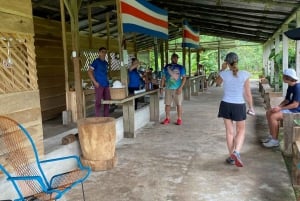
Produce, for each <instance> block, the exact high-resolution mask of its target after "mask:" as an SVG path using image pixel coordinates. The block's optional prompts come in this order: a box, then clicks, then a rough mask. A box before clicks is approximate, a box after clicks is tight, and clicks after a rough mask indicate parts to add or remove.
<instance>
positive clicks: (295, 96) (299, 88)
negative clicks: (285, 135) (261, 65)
mask: <svg viewBox="0 0 300 201" xmlns="http://www.w3.org/2000/svg"><path fill="white" fill-rule="evenodd" d="M297 81H298V77H297V74H296V71H295V70H294V69H292V68H288V69H285V70H284V72H283V82H284V83H287V84H288V88H287V92H286V96H285V99H284V100H283V101H282V102H281V103H280V104H279V105H278V106H276V107H273V108H270V109H269V110H267V112H266V117H267V121H268V126H269V132H270V134H269V135H268V137H267V138H265V139H262V140H261V142H262V143H263V146H264V147H267V148H271V147H277V146H279V141H278V133H279V123H280V121H281V120H282V119H283V113H297V112H300V105H299V103H300V83H297Z"/></svg>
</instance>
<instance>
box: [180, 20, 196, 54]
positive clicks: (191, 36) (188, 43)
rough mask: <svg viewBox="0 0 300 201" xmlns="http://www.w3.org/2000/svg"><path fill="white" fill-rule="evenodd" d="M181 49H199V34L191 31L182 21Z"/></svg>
mask: <svg viewBox="0 0 300 201" xmlns="http://www.w3.org/2000/svg"><path fill="white" fill-rule="evenodd" d="M182 47H190V48H196V49H197V48H199V32H195V31H193V30H192V29H191V28H190V27H189V24H188V23H187V21H186V20H184V21H183V38H182Z"/></svg>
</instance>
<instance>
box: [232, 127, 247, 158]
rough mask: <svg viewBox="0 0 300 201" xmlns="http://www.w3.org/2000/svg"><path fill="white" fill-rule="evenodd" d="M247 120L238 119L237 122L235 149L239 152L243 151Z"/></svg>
mask: <svg viewBox="0 0 300 201" xmlns="http://www.w3.org/2000/svg"><path fill="white" fill-rule="evenodd" d="M245 122H246V121H237V122H236V136H235V140H234V142H235V151H237V152H238V153H239V152H240V151H241V149H242V146H243V144H244V140H245V127H246V123H245Z"/></svg>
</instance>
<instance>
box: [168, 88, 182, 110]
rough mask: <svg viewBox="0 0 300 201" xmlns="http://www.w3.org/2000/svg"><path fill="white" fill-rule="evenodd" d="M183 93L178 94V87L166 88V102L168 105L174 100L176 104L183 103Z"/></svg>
mask: <svg viewBox="0 0 300 201" xmlns="http://www.w3.org/2000/svg"><path fill="white" fill-rule="evenodd" d="M182 93H183V92H181V94H179V95H178V94H176V89H166V90H165V104H166V105H171V104H172V102H173V100H174V103H175V105H176V106H177V105H182Z"/></svg>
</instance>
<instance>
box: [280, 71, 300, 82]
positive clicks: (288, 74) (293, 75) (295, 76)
mask: <svg viewBox="0 0 300 201" xmlns="http://www.w3.org/2000/svg"><path fill="white" fill-rule="evenodd" d="M283 75H286V76H289V77H291V78H293V79H294V80H298V79H299V78H298V77H297V74H296V71H295V70H294V69H292V68H288V69H285V70H284V71H283Z"/></svg>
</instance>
